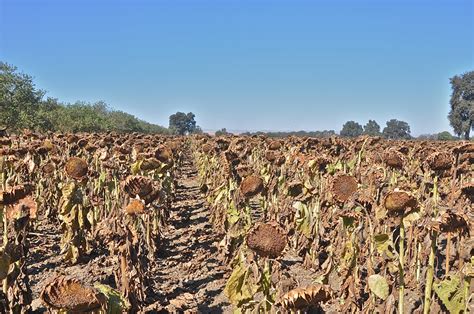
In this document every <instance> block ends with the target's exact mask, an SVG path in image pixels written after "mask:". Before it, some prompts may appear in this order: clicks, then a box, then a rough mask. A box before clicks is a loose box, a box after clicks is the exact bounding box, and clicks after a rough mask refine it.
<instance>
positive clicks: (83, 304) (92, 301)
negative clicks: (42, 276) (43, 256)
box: [40, 276, 106, 313]
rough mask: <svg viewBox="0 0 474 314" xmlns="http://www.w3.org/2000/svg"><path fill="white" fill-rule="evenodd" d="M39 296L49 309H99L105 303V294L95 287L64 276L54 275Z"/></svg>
mask: <svg viewBox="0 0 474 314" xmlns="http://www.w3.org/2000/svg"><path fill="white" fill-rule="evenodd" d="M40 297H41V300H42V301H43V302H44V303H45V305H46V306H47V307H49V308H50V309H54V310H63V311H67V312H72V313H85V312H92V311H96V310H100V309H101V308H102V306H104V305H105V304H106V298H105V296H104V295H103V294H101V293H99V292H98V291H97V290H96V289H94V288H92V287H88V286H85V285H83V284H82V283H81V282H80V281H79V280H77V279H73V278H68V277H65V276H59V277H56V278H55V279H54V280H52V281H51V282H50V283H48V284H47V285H46V286H45V287H44V288H43V291H42V292H41V296H40Z"/></svg>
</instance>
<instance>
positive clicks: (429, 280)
mask: <svg viewBox="0 0 474 314" xmlns="http://www.w3.org/2000/svg"><path fill="white" fill-rule="evenodd" d="M433 201H434V216H436V215H437V212H438V177H435V179H434V183H433ZM437 238H438V233H437V232H436V231H432V233H431V249H430V256H429V258H428V269H427V270H426V286H425V297H424V299H425V302H424V306H423V314H428V313H429V312H430V307H431V293H432V290H433V278H434V264H435V256H436V245H437Z"/></svg>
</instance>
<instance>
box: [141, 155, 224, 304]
mask: <svg viewBox="0 0 474 314" xmlns="http://www.w3.org/2000/svg"><path fill="white" fill-rule="evenodd" d="M209 217H210V211H209V207H208V205H207V203H206V201H205V198H204V195H203V194H202V193H200V190H199V180H198V176H197V170H196V168H195V166H194V164H193V161H192V157H191V156H189V155H188V156H186V158H185V161H184V164H183V165H182V166H181V167H180V174H179V175H178V184H177V191H176V200H175V202H174V204H173V207H172V209H171V213H170V218H169V221H168V225H167V229H166V230H165V231H164V233H163V238H162V239H163V240H162V243H163V246H162V247H161V249H160V252H159V257H158V259H157V260H156V261H155V263H156V265H153V266H154V267H153V271H152V272H150V273H149V276H150V277H149V278H148V279H149V280H150V282H152V283H153V286H152V289H153V291H154V293H153V298H152V300H150V301H151V303H152V304H150V305H149V306H147V308H146V310H149V311H153V312H154V311H158V312H160V311H162V312H183V311H189V312H199V313H216V312H217V313H219V312H222V311H225V309H226V308H228V307H229V304H228V303H227V300H226V297H225V296H224V294H223V290H224V286H225V281H226V279H225V278H224V276H225V274H226V267H225V266H223V265H222V264H221V263H220V260H219V258H218V245H219V241H220V237H219V236H218V235H217V234H216V233H215V232H214V230H213V229H212V225H211V223H210V222H209Z"/></svg>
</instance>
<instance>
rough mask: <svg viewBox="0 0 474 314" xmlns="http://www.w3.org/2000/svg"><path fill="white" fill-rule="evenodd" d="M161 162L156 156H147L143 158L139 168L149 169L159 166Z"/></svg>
mask: <svg viewBox="0 0 474 314" xmlns="http://www.w3.org/2000/svg"><path fill="white" fill-rule="evenodd" d="M160 165H161V162H160V161H159V160H158V159H156V158H153V157H152V158H147V159H143V161H142V163H141V164H140V170H143V171H151V170H155V169H157V168H159V167H160Z"/></svg>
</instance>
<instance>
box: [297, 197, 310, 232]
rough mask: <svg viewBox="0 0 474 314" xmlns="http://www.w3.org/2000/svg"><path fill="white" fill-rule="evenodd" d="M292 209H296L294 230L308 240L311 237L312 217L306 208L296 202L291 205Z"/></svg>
mask: <svg viewBox="0 0 474 314" xmlns="http://www.w3.org/2000/svg"><path fill="white" fill-rule="evenodd" d="M293 208H294V209H296V214H295V221H296V228H297V229H298V230H299V231H300V232H301V233H303V234H304V235H305V236H306V237H307V238H309V237H310V236H311V221H312V215H311V212H310V210H309V209H308V206H306V205H305V204H303V203H302V202H299V201H298V202H295V203H294V204H293Z"/></svg>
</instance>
